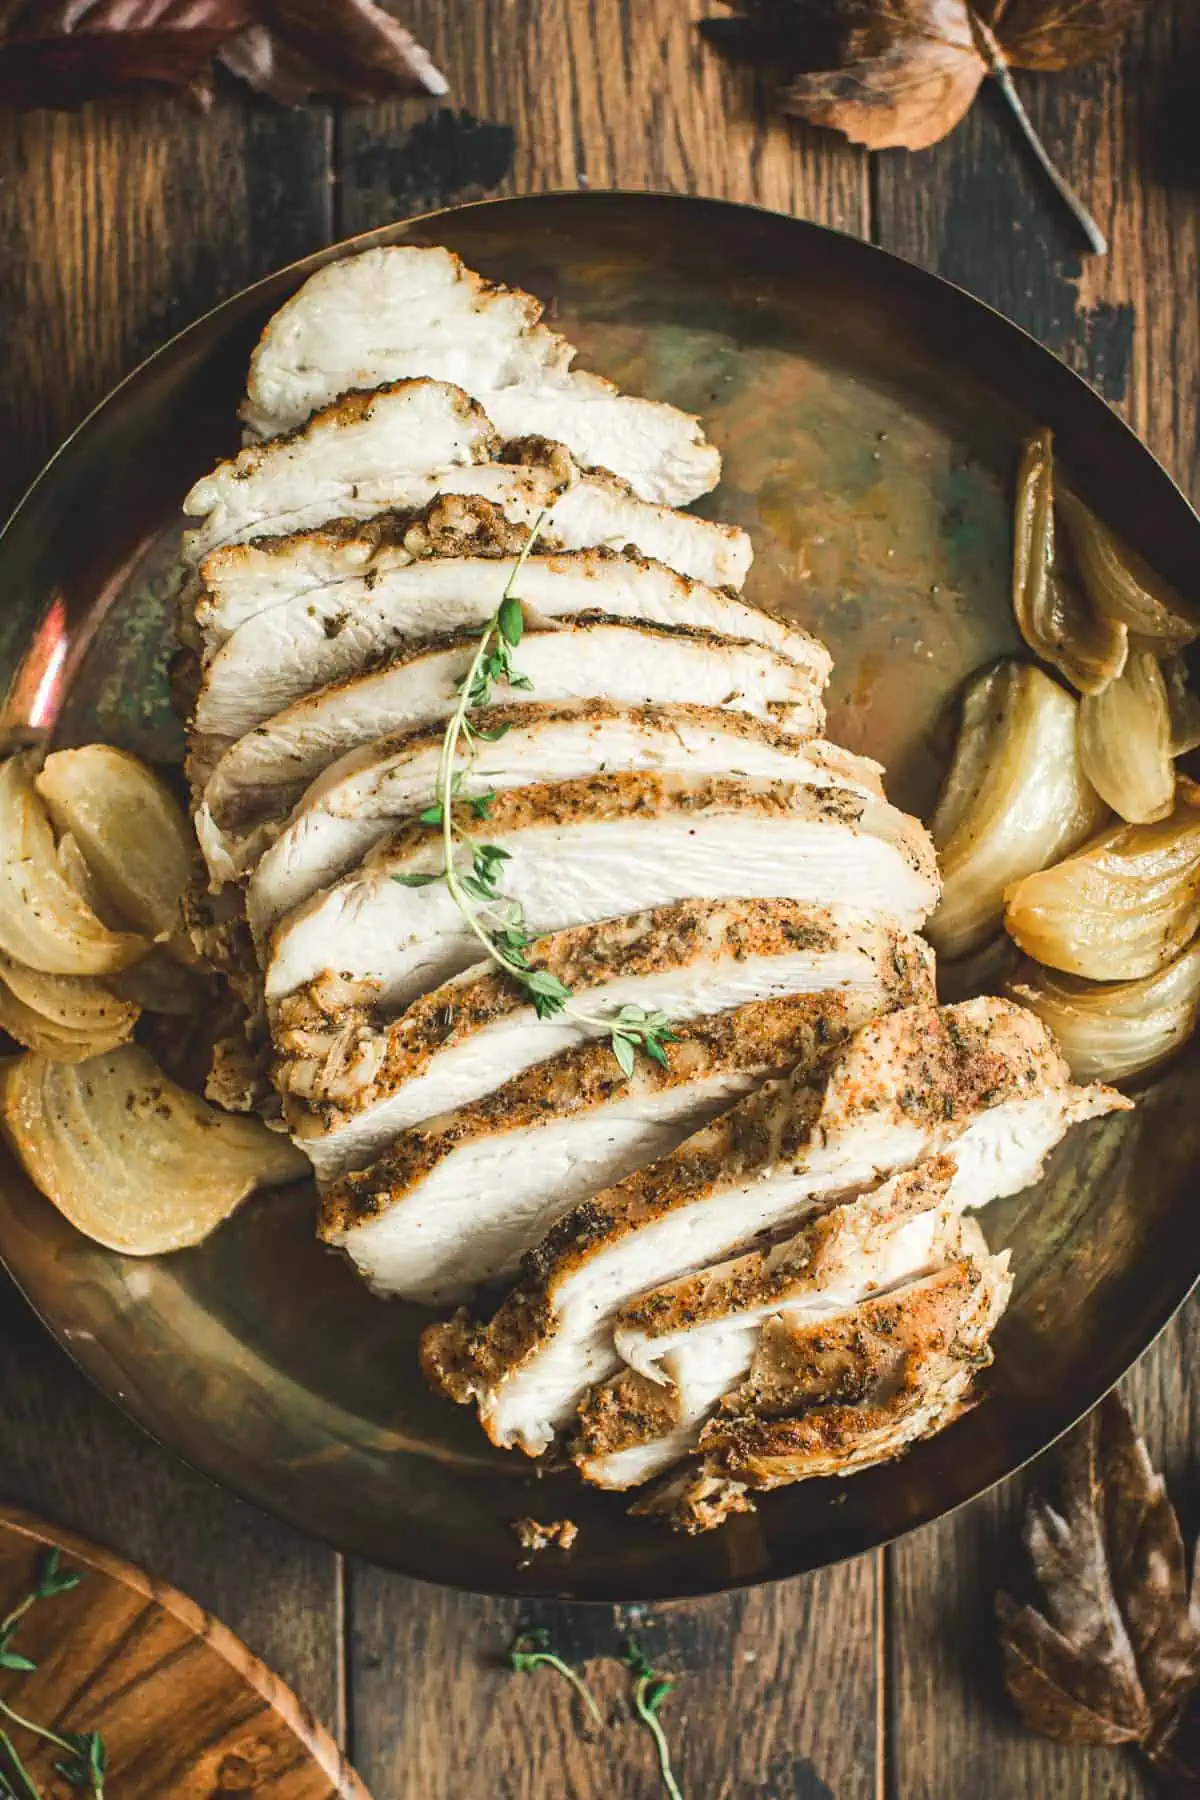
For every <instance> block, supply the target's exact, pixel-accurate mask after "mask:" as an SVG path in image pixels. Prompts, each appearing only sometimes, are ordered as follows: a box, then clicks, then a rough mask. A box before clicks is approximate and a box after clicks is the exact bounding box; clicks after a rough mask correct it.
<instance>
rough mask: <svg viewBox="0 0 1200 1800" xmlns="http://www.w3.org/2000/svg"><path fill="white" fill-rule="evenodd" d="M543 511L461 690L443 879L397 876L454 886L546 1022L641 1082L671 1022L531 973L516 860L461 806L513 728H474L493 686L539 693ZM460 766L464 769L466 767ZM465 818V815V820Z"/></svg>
mask: <svg viewBox="0 0 1200 1800" xmlns="http://www.w3.org/2000/svg"><path fill="white" fill-rule="evenodd" d="M546 516H547V514H546V510H545V509H543V511H542V512H540V513H539V514H538V516H537V518H536V519H535V520H534V523H533V526H532V528H531V530H530V533H529V536H528V538H527V539H526V541H525V543H524V545H523V546H522V548H521V554H520V555H519V556H518V558H517V560H516V562H515V563H514V565H513V570H512V573H511V575H510V576H509V578H508V581H507V582H506V583H505V588H504V593H503V594H502V596H501V598H500V604H499V606H498V607H497V608H496V610H495V612H494V613H493V614H492V616H491V618H490V619H489V620H488V622H487V624H486V626H485V627H484V630H483V634H482V636H481V637H480V639H479V644H478V647H477V648H476V651H475V655H474V656H473V657H472V659H471V665H470V667H469V668H468V670H467V673H466V675H465V676H464V677H463V680H462V681H461V682H460V684H459V690H458V704H457V705H456V706H455V709H454V712H453V713H452V715H451V717H450V722H449V724H448V725H447V726H446V731H445V735H444V736H443V738H442V750H441V756H440V758H439V760H438V775H437V794H438V797H437V799H436V800H435V802H434V803H433V805H432V806H429V807H426V809H425V811H424V812H423V813H421V815H420V818H421V822H422V824H425V825H439V826H440V827H441V831H442V852H443V864H442V868H441V870H440V871H439V872H438V873H437V874H412V875H394V876H393V877H392V879H393V881H397V882H399V883H400V884H401V886H403V887H428V886H430V885H432V884H433V883H434V882H438V881H445V883H446V886H447V887H448V888H449V890H450V896H451V898H452V899H453V901H454V903H455V905H456V906H457V907H458V910H459V912H460V913H461V914H462V916H463V918H464V919H465V920H466V922H467V925H468V927H469V928H470V930H471V931H472V933H473V934H474V935H475V937H477V938H478V939H479V942H480V943H481V944H482V946H483V948H484V950H485V951H486V952H487V954H488V956H489V957H490V959H491V960H492V961H493V962H494V963H497V964H498V965H499V967H500V968H502V969H503V970H504V971H505V972H506V974H508V975H510V976H511V977H512V979H513V980H514V981H516V982H517V983H518V984H519V985H520V986H521V988H523V990H524V991H525V993H526V994H527V995H528V997H529V999H530V1000H531V1001H532V1003H533V1006H534V1009H535V1011H536V1013H537V1016H538V1018H539V1019H550V1018H554V1017H555V1016H557V1015H561V1016H563V1017H564V1018H569V1019H572V1020H573V1021H574V1022H575V1024H577V1025H582V1026H585V1027H587V1028H588V1029H589V1030H593V1031H599V1032H602V1033H603V1034H604V1035H605V1036H606V1037H607V1038H608V1040H609V1042H610V1044H611V1045H612V1051H613V1055H614V1056H615V1057H616V1059H617V1062H618V1064H619V1065H620V1067H621V1070H622V1072H623V1073H624V1074H625V1075H627V1076H628V1075H632V1074H633V1070H634V1063H635V1060H636V1056H637V1052H638V1051H639V1050H640V1051H641V1052H642V1053H643V1054H644V1055H645V1056H648V1057H649V1058H650V1059H651V1060H652V1061H653V1062H656V1063H659V1064H660V1065H661V1066H662V1067H663V1068H666V1067H667V1050H666V1046H667V1045H668V1044H672V1043H675V1042H676V1041H677V1039H676V1034H675V1033H674V1032H673V1031H672V1029H671V1021H670V1020H669V1019H668V1017H667V1015H666V1014H665V1013H663V1012H655V1011H651V1010H648V1009H647V1008H645V1007H642V1006H636V1005H634V1004H632V1003H629V1004H627V1005H625V1006H622V1007H621V1009H620V1010H619V1011H618V1012H617V1013H616V1014H615V1015H610V1016H609V1017H601V1016H599V1015H598V1014H596V1013H589V1012H586V1011H584V1010H583V1009H582V1008H580V1007H578V1006H575V1005H574V1004H573V1003H572V998H571V989H570V988H569V987H568V986H567V985H566V983H565V982H564V981H561V980H560V979H559V977H558V976H557V975H555V974H552V973H551V972H550V971H549V970H548V969H531V968H530V966H529V959H528V957H527V956H526V954H525V953H526V951H527V950H528V949H529V947H530V945H531V944H532V943H533V941H534V938H533V934H532V933H531V932H530V930H529V928H528V926H527V924H526V921H525V914H524V909H523V908H522V906H521V904H520V902H519V901H516V900H508V899H506V898H505V897H504V895H503V894H502V893H501V891H500V886H499V881H500V871H501V869H502V867H503V865H504V864H505V863H506V862H508V861H509V853H508V851H507V850H505V849H503V848H502V846H501V845H499V844H482V843H477V842H476V841H475V839H474V838H473V837H471V836H470V834H469V833H467V832H465V831H463V830H462V829H461V826H460V825H459V823H458V822H457V821H456V818H455V802H456V800H457V799H458V797H459V794H460V792H461V789H462V786H463V783H464V781H465V780H466V777H467V775H468V774H469V773H470V769H471V765H472V763H473V762H474V760H475V756H476V754H477V752H476V744H477V743H480V742H482V743H495V742H496V741H497V740H498V739H499V738H501V737H503V735H504V733H505V732H506V731H507V730H508V729H509V728H508V726H507V725H501V726H500V727H498V728H497V729H495V730H492V731H489V730H486V729H485V728H484V727H482V726H480V725H479V724H477V723H475V722H473V721H472V719H471V717H470V714H471V712H472V710H474V709H476V708H478V707H483V706H487V705H488V704H489V702H490V701H491V697H492V688H493V687H494V686H495V684H496V683H497V682H504V683H505V684H506V685H507V686H508V687H511V688H524V689H527V690H530V691H532V688H533V683H532V682H531V681H530V679H529V677H528V675H525V674H522V672H521V671H520V670H519V669H518V668H516V667H515V666H514V664H513V660H512V653H513V651H514V650H515V649H517V648H518V646H519V645H520V642H521V639H522V637H523V636H524V632H525V615H524V613H523V612H522V610H521V602H520V600H519V599H518V598H517V593H516V587H517V582H518V580H519V578H520V574H521V571H522V569H523V568H524V567H525V563H526V561H527V559H528V557H529V554H530V552H531V551H532V549H533V547H534V544H535V543H536V542H537V539H538V536H539V534H540V532H541V529H542V526H543V524H544V522H545V519H546ZM464 741H465V743H466V745H467V760H466V762H465V763H462V764H459V763H458V762H457V759H458V750H459V744H460V743H461V742H464ZM456 765H457V766H456ZM495 799H496V795H495V792H494V791H492V790H489V791H488V792H486V793H482V794H476V795H474V796H473V797H472V798H471V799H469V800H468V801H467V802H466V810H467V811H468V813H469V815H470V817H471V818H472V819H477V820H481V821H486V820H487V819H488V818H489V817H490V815H491V810H492V806H493V804H494V802H495ZM460 816H461V815H460ZM459 844H461V845H462V846H463V847H464V848H465V849H466V850H467V851H468V852H469V854H470V858H471V866H470V872H469V873H466V872H464V871H462V870H461V869H460V868H459V867H458V865H457V862H456V856H457V851H458V846H459Z"/></svg>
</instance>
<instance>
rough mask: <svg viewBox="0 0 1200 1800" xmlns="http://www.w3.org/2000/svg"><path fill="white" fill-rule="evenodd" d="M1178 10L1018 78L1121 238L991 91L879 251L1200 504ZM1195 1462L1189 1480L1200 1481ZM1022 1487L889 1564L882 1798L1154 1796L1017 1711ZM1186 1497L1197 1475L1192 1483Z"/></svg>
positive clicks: (1189, 1322)
mask: <svg viewBox="0 0 1200 1800" xmlns="http://www.w3.org/2000/svg"><path fill="white" fill-rule="evenodd" d="M1186 10H1187V9H1186V6H1185V4H1183V3H1182V0H1180V3H1179V4H1176V5H1163V6H1159V7H1153V8H1150V9H1148V12H1147V15H1146V19H1145V23H1144V26H1143V27H1142V28H1140V29H1139V30H1138V31H1137V32H1136V33H1135V34H1133V35H1132V36H1131V38H1130V39H1129V41H1128V43H1127V45H1126V47H1125V50H1124V52H1123V55H1122V57H1121V59H1120V60H1119V62H1117V63H1115V64H1113V65H1110V66H1107V67H1101V68H1097V69H1088V70H1082V71H1079V72H1077V73H1075V74H1072V75H1071V76H1069V77H1054V78H1050V77H1046V78H1042V79H1032V78H1026V79H1023V80H1022V81H1021V87H1022V92H1023V94H1024V95H1025V97H1026V99H1027V101H1028V103H1029V106H1030V110H1031V112H1032V113H1033V116H1034V118H1035V120H1036V122H1037V125H1038V127H1039V130H1041V131H1042V133H1043V135H1044V137H1045V140H1046V142H1047V144H1048V145H1049V147H1050V150H1051V153H1052V154H1053V155H1054V156H1055V158H1056V160H1057V162H1058V165H1059V167H1060V168H1062V169H1064V170H1065V171H1066V172H1067V173H1068V174H1069V176H1070V178H1071V179H1072V180H1073V181H1075V182H1077V183H1078V184H1079V185H1080V187H1081V188H1082V191H1083V193H1084V194H1085V196H1086V198H1087V199H1088V201H1089V203H1090V204H1091V206H1092V207H1093V209H1094V210H1095V212H1096V214H1097V216H1098V218H1099V220H1100V222H1101V225H1102V226H1103V228H1104V229H1105V230H1106V232H1107V233H1108V234H1109V236H1110V239H1111V243H1112V253H1111V255H1110V257H1109V258H1108V259H1107V260H1097V259H1090V260H1088V261H1086V262H1081V260H1080V258H1079V257H1078V255H1077V254H1076V252H1075V248H1074V245H1073V241H1072V238H1071V228H1070V225H1069V223H1064V220H1063V217H1062V215H1061V214H1060V213H1059V212H1058V211H1057V210H1056V209H1055V207H1054V205H1053V203H1052V202H1051V201H1050V200H1049V199H1048V197H1047V194H1046V190H1045V188H1044V187H1043V185H1042V183H1041V181H1040V179H1039V178H1038V177H1037V176H1036V175H1035V174H1034V173H1033V171H1032V169H1031V168H1030V165H1029V164H1028V163H1027V161H1026V160H1025V159H1024V157H1023V155H1022V152H1021V150H1020V147H1019V146H1018V145H1017V144H1016V142H1015V140H1014V137H1013V133H1012V130H1011V127H1010V125H1009V123H1008V121H1007V119H1006V118H1005V116H1004V115H1003V113H1002V112H1001V110H1000V108H999V106H998V104H996V103H995V101H996V97H995V96H994V95H991V94H985V95H984V97H983V100H982V101H981V103H980V104H979V105H978V106H977V107H976V108H975V111H974V112H973V114H972V115H971V117H970V118H969V119H968V121H967V122H966V123H965V124H964V125H963V126H962V127H961V128H960V129H959V131H958V132H956V133H955V134H954V136H953V137H951V138H950V139H948V140H947V141H946V142H945V143H944V144H942V145H941V146H939V147H938V148H937V149H935V150H933V151H930V152H928V153H927V154H925V155H923V156H921V157H920V158H919V159H918V160H913V159H911V158H909V157H906V156H903V155H900V154H890V155H886V156H883V157H881V158H879V159H878V163H877V167H876V172H875V195H876V202H877V205H876V231H877V235H878V237H879V241H881V242H882V243H884V244H885V245H886V246H887V247H888V248H889V249H894V250H898V251H899V252H901V253H902V254H904V255H906V256H910V257H912V258H913V259H914V260H916V261H919V262H923V263H925V264H926V265H927V266H928V267H930V268H934V269H936V270H937V271H938V272H939V273H941V274H943V275H947V276H949V277H950V278H951V279H952V280H955V281H958V282H960V283H961V284H962V285H963V286H965V287H967V288H970V289H971V290H972V291H973V292H975V293H978V294H980V295H981V296H982V297H983V298H984V299H986V300H989V301H991V302H992V303H993V304H994V305H996V306H998V307H1000V309H1001V310H1002V311H1004V312H1007V313H1009V314H1010V316H1012V317H1013V318H1015V319H1017V321H1018V322H1019V323H1020V324H1022V325H1024V326H1026V327H1027V328H1028V329H1029V330H1031V331H1032V332H1034V334H1035V335H1036V336H1038V337H1040V338H1042V339H1043V341H1044V342H1046V343H1048V344H1049V345H1050V346H1051V347H1052V348H1053V349H1055V350H1057V351H1058V352H1059V353H1060V354H1061V355H1064V356H1065V357H1066V358H1067V359H1068V360H1069V361H1070V362H1071V363H1072V364H1073V365H1074V366H1075V367H1077V368H1078V369H1079V370H1080V372H1081V373H1083V374H1084V375H1085V376H1087V378H1088V379H1089V380H1091V381H1092V382H1093V383H1094V384H1095V385H1096V386H1097V387H1098V388H1099V389H1100V391H1101V392H1102V393H1104V394H1105V396H1106V397H1107V398H1108V399H1109V400H1110V401H1112V403H1113V404H1114V405H1116V406H1117V407H1118V408H1119V409H1120V410H1121V411H1122V412H1123V413H1124V414H1125V416H1126V417H1127V418H1128V419H1129V420H1130V421H1131V423H1132V424H1133V425H1134V426H1135V428H1136V429H1137V430H1138V431H1139V432H1140V433H1141V434H1142V436H1143V437H1145V438H1146V440H1147V441H1148V442H1149V444H1150V446H1151V448H1152V449H1154V450H1155V451H1156V452H1157V454H1158V455H1159V456H1160V457H1162V459H1163V460H1164V462H1165V463H1166V464H1167V466H1168V467H1169V468H1170V469H1171V470H1172V472H1173V473H1174V474H1175V476H1176V477H1177V479H1179V480H1180V481H1181V482H1182V483H1183V484H1184V485H1185V487H1188V488H1189V489H1190V491H1191V494H1192V497H1193V499H1195V498H1197V497H1200V437H1198V435H1197V424H1198V421H1197V406H1196V403H1197V394H1198V388H1200V229H1198V226H1197V219H1196V212H1195V205H1194V200H1193V198H1192V197H1191V196H1190V195H1189V193H1188V192H1187V191H1186V189H1185V188H1184V187H1182V186H1179V187H1176V186H1174V185H1173V183H1172V179H1171V170H1170V167H1169V165H1168V166H1167V167H1166V168H1165V169H1164V167H1163V166H1162V164H1161V162H1155V161H1153V160H1152V159H1151V158H1150V156H1149V155H1148V151H1149V149H1150V147H1151V146H1152V144H1153V143H1154V142H1155V140H1156V129H1155V127H1156V124H1157V120H1156V113H1155V109H1156V108H1157V107H1158V105H1159V103H1160V100H1161V97H1162V94H1163V92H1164V89H1165V87H1166V85H1167V84H1168V82H1169V78H1170V74H1171V71H1172V69H1173V68H1178V67H1180V66H1181V57H1182V51H1183V38H1184V33H1185V23H1184V14H1185V11H1186ZM1198 1333H1200V1303H1197V1302H1195V1301H1193V1302H1192V1304H1191V1306H1190V1307H1189V1308H1187V1309H1185V1312H1184V1314H1183V1316H1182V1317H1181V1319H1180V1320H1178V1321H1177V1322H1176V1324H1175V1325H1174V1326H1173V1327H1172V1328H1171V1329H1170V1330H1169V1331H1167V1332H1166V1333H1165V1334H1164V1336H1163V1337H1162V1338H1161V1339H1160V1341H1159V1343H1158V1344H1157V1345H1156V1346H1155V1348H1154V1349H1153V1350H1152V1351H1151V1352H1150V1353H1149V1354H1148V1355H1147V1356H1146V1357H1145V1358H1144V1359H1143V1360H1142V1362H1141V1363H1140V1364H1139V1366H1138V1368H1137V1369H1136V1370H1135V1371H1134V1373H1133V1374H1132V1375H1131V1377H1130V1378H1129V1380H1128V1381H1127V1382H1126V1384H1125V1389H1124V1391H1125V1393H1126V1396H1127V1398H1128V1400H1129V1402H1130V1405H1131V1406H1132V1408H1133V1411H1134V1416H1135V1418H1136V1419H1137V1421H1138V1423H1139V1425H1140V1427H1141V1428H1142V1430H1143V1431H1144V1432H1145V1433H1146V1435H1147V1437H1148V1439H1149V1442H1150V1446H1151V1450H1152V1452H1153V1453H1154V1454H1155V1456H1156V1457H1160V1458H1161V1457H1163V1456H1164V1455H1165V1456H1166V1460H1167V1464H1168V1467H1169V1468H1170V1467H1171V1466H1172V1447H1174V1452H1175V1457H1176V1460H1175V1464H1174V1466H1175V1467H1176V1468H1178V1451H1179V1447H1180V1446H1186V1445H1188V1444H1189V1443H1190V1442H1191V1441H1192V1433H1191V1430H1190V1426H1191V1423H1192V1413H1193V1410H1194V1408H1195V1406H1196V1404H1197V1400H1198V1398H1200V1387H1198V1385H1197V1378H1196V1376H1195V1375H1194V1374H1193V1373H1192V1371H1194V1370H1195V1368H1196V1366H1197V1365H1196V1357H1195V1351H1196V1339H1197V1335H1198ZM1194 1473H1195V1472H1194V1469H1189V1470H1187V1471H1186V1474H1188V1475H1190V1476H1191V1477H1192V1478H1193V1479H1194ZM1028 1485H1029V1483H1028V1482H1027V1481H1024V1482H1022V1481H1017V1482H1010V1483H1008V1484H1007V1485H1006V1486H1005V1487H1004V1488H1002V1489H1001V1490H1000V1491H999V1492H997V1493H995V1494H993V1495H989V1496H988V1497H987V1498H986V1499H984V1500H981V1501H979V1502H978V1503H977V1504H976V1505H974V1506H972V1507H970V1508H968V1509H967V1510H966V1511H964V1512H963V1513H961V1514H960V1515H958V1516H957V1517H956V1518H954V1519H951V1520H948V1521H946V1522H945V1523H944V1524H942V1525H940V1526H935V1527H932V1528H931V1529H929V1530H928V1531H925V1532H922V1533H920V1534H918V1535H917V1536H916V1537H915V1538H912V1539H910V1540H908V1541H906V1542H905V1543H904V1544H901V1545H900V1546H898V1547H897V1548H896V1549H895V1550H894V1551H892V1552H891V1553H889V1586H888V1614H889V1625H890V1630H889V1693H890V1725H891V1731H890V1743H889V1782H888V1792H889V1794H891V1795H894V1796H897V1797H900V1796H902V1797H903V1800H945V1796H947V1795H950V1794H971V1795H975V1794H979V1795H981V1796H982V1795H985V1794H986V1795H989V1796H990V1795H997V1796H999V1795H1004V1796H1005V1800H1021V1797H1023V1796H1030V1797H1031V1800H1032V1797H1033V1796H1041V1795H1044V1794H1055V1795H1061V1796H1063V1797H1064V1800H1068V1797H1071V1796H1076V1795H1079V1796H1083V1795H1085V1794H1086V1795H1093V1794H1100V1793H1103V1794H1104V1795H1105V1796H1106V1797H1107V1800H1133V1797H1134V1796H1136V1795H1142V1794H1146V1793H1148V1792H1149V1789H1148V1787H1147V1786H1145V1785H1144V1783H1143V1781H1142V1777H1141V1775H1140V1773H1139V1772H1138V1770H1137V1768H1136V1766H1135V1764H1134V1763H1133V1762H1132V1760H1130V1759H1128V1758H1124V1757H1122V1756H1121V1755H1119V1754H1118V1753H1117V1752H1115V1751H1102V1750H1094V1751H1084V1750H1072V1751H1066V1750H1060V1749H1058V1748H1057V1747H1055V1746H1053V1745H1050V1744H1046V1743H1044V1742H1042V1741H1041V1740H1039V1739H1036V1738H1034V1737H1031V1736H1030V1735H1028V1734H1027V1733H1025V1732H1023V1731H1022V1729H1021V1728H1020V1726H1019V1724H1018V1723H1017V1721H1016V1720H1015V1718H1014V1717H1013V1716H1012V1714H1011V1712H1010V1711H1009V1709H1008V1708H1007V1705H1006V1702H1005V1699H1004V1696H1003V1692H1002V1689H1001V1684H1000V1678H999V1666H998V1658H997V1655H996V1651H995V1639H994V1632H993V1628H992V1625H991V1620H990V1604H991V1597H992V1593H993V1591H994V1589H995V1587H996V1585H997V1583H998V1581H999V1580H1000V1579H1001V1577H1002V1574H1003V1570H1004V1567H1005V1566H1006V1563H1007V1560H1008V1558H1010V1557H1011V1556H1012V1554H1013V1546H1014V1543H1015V1541H1016V1532H1017V1526H1018V1521H1019V1517H1020V1511H1021V1506H1022V1502H1023V1498H1024V1494H1025V1493H1026V1491H1027V1489H1028ZM1182 1485H1183V1487H1184V1488H1185V1489H1186V1485H1187V1484H1186V1481H1185V1482H1184V1483H1183V1484H1182Z"/></svg>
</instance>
